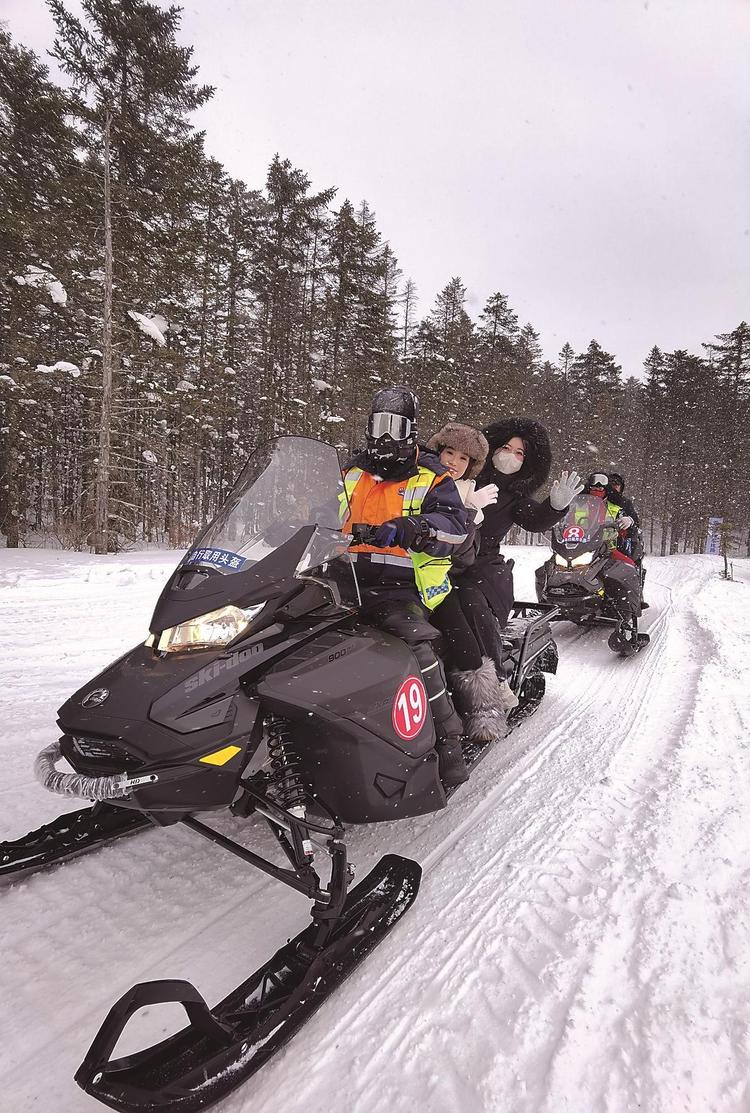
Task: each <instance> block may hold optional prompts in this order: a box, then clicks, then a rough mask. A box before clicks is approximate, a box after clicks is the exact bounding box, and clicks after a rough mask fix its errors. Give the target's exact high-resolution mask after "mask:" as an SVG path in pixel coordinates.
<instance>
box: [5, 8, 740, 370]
mask: <svg viewBox="0 0 750 1113" xmlns="http://www.w3.org/2000/svg"><path fill="white" fill-rule="evenodd" d="M69 7H70V8H72V9H76V10H77V9H78V8H79V4H78V3H77V2H74V0H70V3H69ZM0 18H2V19H3V20H5V21H7V23H8V25H9V28H10V31H11V33H12V34H13V35H14V37H15V38H16V39H18V40H20V41H21V42H23V43H24V44H25V45H26V46H29V47H31V48H32V49H34V50H36V51H37V52H38V53H44V51H45V50H46V49H48V48H49V46H50V45H51V42H52V37H53V31H52V22H51V19H50V17H49V14H48V12H47V9H46V6H45V4H44V3H43V0H0ZM182 37H183V41H184V42H186V43H190V44H192V45H193V46H194V47H195V55H194V59H195V61H196V62H197V63H198V64H199V66H200V78H201V80H202V81H205V82H209V83H211V84H213V85H216V86H217V91H216V95H215V97H214V99H213V101H212V102H211V103H210V104H209V105H208V106H207V107H206V108H204V109H202V110H201V112H200V113H199V114H198V117H197V123H198V124H199V125H200V127H202V128H205V130H206V133H207V135H206V145H207V148H208V151H209V152H210V153H211V154H212V155H214V156H216V157H217V158H218V159H220V160H221V162H222V163H223V164H224V165H225V166H226V168H227V170H228V171H229V172H230V173H231V174H232V175H233V176H235V177H240V178H242V179H243V180H245V181H246V182H247V184H248V185H250V186H251V187H260V186H261V185H262V184H263V181H264V178H265V172H266V169H267V166H268V164H269V162H270V160H271V158H272V157H273V155H274V153H276V152H278V153H279V154H280V155H281V156H282V157H286V158H289V159H291V161H292V162H293V163H294V164H295V165H296V166H299V167H301V168H302V169H303V170H305V171H306V172H307V173H308V174H309V175H310V177H311V178H312V181H313V185H314V187H316V188H324V187H327V186H337V187H338V188H339V193H338V196H337V201H336V202H334V207H335V206H336V205H337V204H338V202H339V201H342V200H343V199H344V198H345V197H349V198H350V199H351V200H352V201H354V202H355V203H356V202H358V201H360V200H361V199H362V198H367V200H368V202H369V203H370V205H371V207H372V208H373V209H374V210H375V212H376V214H377V219H378V226H379V228H380V230H381V233H382V235H383V236H384V237H385V238H387V239H388V240H389V241H390V243H391V246H392V247H393V249H394V251H395V253H396V255H397V256H398V258H399V261H400V265H401V267H402V270H403V272H404V275H405V276H410V277H412V278H413V279H414V281H415V282H416V284H417V287H418V291H419V297H420V301H419V306H418V310H419V312H420V313H421V314H425V313H426V312H427V311H428V310H429V308H430V307H431V305H432V303H433V300H434V297H435V294H436V293H437V291H438V290H439V289H440V288H441V287H442V286H444V285H445V284H446V283H447V282H448V281H449V280H450V279H451V278H452V277H453V276H455V275H459V276H460V277H461V278H462V279H463V281H464V283H465V285H466V286H467V288H468V292H469V310H470V312H471V313H472V315H474V316H477V315H478V313H479V312H480V311H481V308H482V305H483V303H484V301H485V299H486V298H487V297H488V296H489V295H490V294H491V293H493V292H495V291H497V290H500V291H502V292H503V293H506V294H508V296H509V298H510V302H511V304H512V305H513V307H514V308H515V309H516V311H517V312H518V314H519V318H520V320H521V322H525V321H527V320H528V321H531V322H532V324H533V325H534V327H535V328H536V329H537V330H538V331H539V332H540V333H541V341H542V344H543V347H544V351H545V355H546V356H548V357H549V358H554V357H555V356H556V354H557V352H558V351H559V349H560V347H561V346H562V344H563V343H564V342H565V340H570V342H571V343H572V344H573V346H574V348H575V349H576V351H579V350H581V349H582V348H585V346H586V345H587V344H588V341H589V340H590V339H591V338H592V337H596V338H597V339H598V340H599V342H600V343H601V344H602V345H603V346H604V347H605V348H607V349H608V350H609V351H611V352H613V353H614V354H615V355H616V356H617V358H618V361H619V362H621V363H622V365H623V370H624V372H626V373H633V372H635V373H639V372H640V369H641V364H642V361H643V359H644V358H645V356H646V355H647V354H648V351H649V350H650V348H651V346H652V345H653V344H655V343H656V344H659V345H660V347H662V348H663V349H666V350H672V349H674V348H677V347H684V348H688V350H695V351H700V348H699V345H700V342H701V340H708V339H710V338H711V337H712V336H713V334H714V333H716V332H719V331H728V330H730V329H732V328H734V327H735V325H737V324H738V323H739V321H740V320H742V319H747V318H748V317H750V142H749V140H750V55H749V54H748V43H750V2H748V0H186V3H185V5H184V15H183V30H182Z"/></svg>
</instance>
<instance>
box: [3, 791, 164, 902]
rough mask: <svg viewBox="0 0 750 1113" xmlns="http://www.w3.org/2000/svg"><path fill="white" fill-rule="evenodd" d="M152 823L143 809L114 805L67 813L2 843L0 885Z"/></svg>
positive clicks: (97, 806) (95, 806) (130, 833)
mask: <svg viewBox="0 0 750 1113" xmlns="http://www.w3.org/2000/svg"><path fill="white" fill-rule="evenodd" d="M151 826H153V825H152V823H151V820H150V819H149V818H148V817H147V816H145V815H143V814H142V813H141V812H135V811H129V810H128V809H127V808H116V807H113V806H112V805H111V804H103V803H102V804H95V805H94V807H93V808H81V810H80V811H77V812H66V813H65V815H61V816H58V818H57V819H54V820H52V822H51V823H45V824H44V826H43V827H39V828H38V829H37V830H36V831H31V832H30V833H29V834H28V835H24V836H23V838H20V839H15V840H14V841H13V842H1V843H0V884H5V883H9V882H11V881H18V880H19V879H20V878H22V877H26V876H27V874H30V873H34V872H35V871H36V870H40V869H44V868H45V867H46V866H54V865H56V864H57V863H58V862H67V861H68V860H69V859H70V858H75V857H77V856H78V855H79V854H84V853H85V852H86V851H87V850H93V849H94V848H95V847H97V846H104V844H105V843H108V842H113V841H114V840H115V839H119V838H122V836H123V835H132V834H134V833H135V832H136V831H142V830H143V828H144V827H151Z"/></svg>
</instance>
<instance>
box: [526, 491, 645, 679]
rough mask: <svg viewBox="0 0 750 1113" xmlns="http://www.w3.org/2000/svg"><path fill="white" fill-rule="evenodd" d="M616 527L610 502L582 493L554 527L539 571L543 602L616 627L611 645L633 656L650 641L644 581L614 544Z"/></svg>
mask: <svg viewBox="0 0 750 1113" xmlns="http://www.w3.org/2000/svg"><path fill="white" fill-rule="evenodd" d="M617 537H618V526H617V523H616V521H615V520H614V519H613V518H611V517H609V516H608V515H607V503H606V502H605V501H603V500H602V499H600V498H596V497H595V496H593V495H579V496H578V498H576V499H575V500H574V501H573V502H572V503H571V504H570V506H569V508H568V510H567V513H566V515H565V517H564V518H563V519H562V521H560V522H558V523H557V525H556V526H554V527H553V530H552V556H551V557H550V558H549V560H548V561H547V562H546V563H545V564H543V565H542V566H541V568H537V570H536V593H537V598H538V600H539V601H540V603H543V604H547V605H551V604H553V605H554V606H555V607H557V608H558V611H559V613H558V615H557V616H556V617H557V618H559V619H561V620H562V619H567V620H569V621H570V622H575V623H577V624H578V625H580V626H594V625H599V624H605V625H609V626H614V630H613V631H612V633H611V634H610V636H609V647H610V649H612V650H613V651H614V652H615V653H619V654H620V655H621V656H623V657H629V656H631V655H632V654H633V653H637V652H638V650H640V649H643V648H644V647H645V646H646V645H648V643H649V635H648V634H644V633H641V632H640V631H639V629H638V619H639V617H640V613H641V606H642V598H643V585H642V571H641V570H640V569H639V568H638V566H637V564H636V562H635V561H634V560H633V559H632V558H631V557H629V556H628V555H627V554H625V553H623V552H621V551H620V550H619V548H618V547H617V545H616V543H615V542H616V539H617Z"/></svg>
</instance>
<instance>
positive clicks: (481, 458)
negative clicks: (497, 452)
mask: <svg viewBox="0 0 750 1113" xmlns="http://www.w3.org/2000/svg"><path fill="white" fill-rule="evenodd" d="M426 447H427V448H428V449H429V450H430V452H434V453H436V455H438V456H439V455H440V453H441V452H442V451H443V449H444V448H452V449H454V450H455V451H456V452H463V453H464V454H465V455H466V456H468V457H469V466H468V468H467V469H466V474H465V475H464V476H463V478H464V479H474V477H475V476H477V475H479V473H480V471H481V470H482V468H483V467H484V463H485V461H486V459H487V453H488V452H489V450H490V446H489V445H488V444H487V438H486V437H485V436H484V434H483V433H480V432H479V430H478V429H474V428H473V427H472V426H471V425H458V424H457V423H456V422H455V421H449V422H448V424H447V425H444V426H443V428H442V429H440V430H439V431H438V432H437V433H435V435H434V436H433V437H430V439H429V440H428V442H427V445H426Z"/></svg>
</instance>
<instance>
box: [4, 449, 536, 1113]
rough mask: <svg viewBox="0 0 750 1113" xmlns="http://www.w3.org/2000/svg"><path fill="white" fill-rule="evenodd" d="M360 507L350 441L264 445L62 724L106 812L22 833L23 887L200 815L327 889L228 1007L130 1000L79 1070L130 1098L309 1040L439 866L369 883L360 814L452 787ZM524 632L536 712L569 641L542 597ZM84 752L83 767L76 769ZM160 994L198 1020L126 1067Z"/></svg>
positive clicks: (83, 787) (172, 1107)
mask: <svg viewBox="0 0 750 1113" xmlns="http://www.w3.org/2000/svg"><path fill="white" fill-rule="evenodd" d="M342 500H343V502H342ZM345 506H346V503H345V495H344V493H343V484H342V478H341V471H340V468H339V463H338V457H337V454H336V451H335V449H334V448H333V447H331V446H330V445H326V444H321V443H319V442H317V441H312V440H306V439H303V438H297V437H282V438H279V439H278V440H275V441H273V442H271V443H270V444H268V445H266V446H264V447H263V448H261V449H258V451H257V452H256V453H255V454H254V455H253V456H252V457H251V459H250V460H249V461H248V463H247V464H246V466H245V468H244V470H243V471H242V473H241V475H240V477H239V479H238V481H237V483H236V484H235V486H234V488H233V490H232V492H231V494H230V495H229V497H228V499H227V501H226V503H225V505H224V506H223V507H222V509H221V510H220V512H219V513H218V514H217V516H216V518H215V519H214V520H213V521H212V522H211V524H210V525H209V526H208V527H207V528H206V529H205V530H204V531H203V532H202V533H201V534H200V536H199V537H198V540H197V541H196V542H195V544H194V545H193V547H192V548H191V549H190V551H189V552H188V553H187V554H186V556H185V557H184V558H183V559H182V560H181V561H180V563H179V565H178V567H177V568H176V570H175V572H174V573H173V574H172V576H171V577H170V579H169V581H168V583H167V585H166V587H165V588H164V591H163V592H162V594H161V596H160V598H159V601H158V603H157V605H156V609H155V611H154V615H153V619H152V621H151V626H150V630H151V633H150V635H149V637H148V639H147V640H146V642H145V643H144V644H142V645H139V646H137V647H136V648H135V649H133V650H131V651H130V652H129V653H127V654H125V655H124V656H123V657H121V658H120V659H119V660H118V661H116V662H115V663H114V664H112V665H111V666H110V667H109V668H107V669H105V670H104V672H102V673H101V674H100V675H99V676H97V677H96V678H95V679H94V680H92V681H91V682H90V683H88V684H87V685H85V687H83V688H81V689H80V691H78V692H76V693H75V695H73V696H72V697H71V698H70V699H69V700H68V701H67V702H66V703H65V704H63V706H62V707H61V708H60V711H59V726H60V729H61V731H62V737H61V738H60V740H59V742H55V743H53V744H52V745H51V746H49V747H47V748H46V749H45V750H43V751H42V753H41V754H40V755H39V757H38V758H37V773H38V776H39V777H40V779H41V780H42V781H43V783H44V784H45V785H46V787H48V788H50V789H51V790H53V791H57V792H61V793H62V794H65V795H76V796H81V797H84V798H87V799H90V800H93V801H96V802H95V803H94V805H93V807H90V808H87V809H84V810H82V811H77V812H73V813H69V814H67V815H63V816H61V817H60V819H58V820H56V821H55V822H53V823H50V824H47V825H46V826H44V827H42V828H40V829H39V830H38V831H35V832H32V833H31V834H30V835H28V836H26V837H25V838H22V839H19V840H17V841H15V842H6V843H3V844H0V880H5V881H8V880H10V881H12V880H16V879H18V878H20V877H22V876H23V875H24V874H27V873H30V872H32V871H34V870H37V869H40V868H42V867H45V866H49V865H53V864H54V863H57V862H61V861H64V860H66V859H69V858H72V857H75V856H77V855H79V854H81V853H83V852H85V851H87V850H89V849H92V848H93V847H95V846H99V845H101V844H103V843H106V842H109V841H111V840H113V839H117V838H120V837H123V836H125V835H129V834H133V833H135V832H136V831H139V830H142V829H144V828H147V827H151V826H153V825H157V826H166V825H169V824H173V823H178V822H180V823H183V824H184V825H185V826H186V827H188V828H189V829H191V830H192V831H194V832H195V833H196V834H198V835H201V836H203V837H204V838H206V839H209V840H211V841H212V842H213V843H215V844H216V845H218V846H220V847H221V848H223V849H224V850H226V851H228V852H230V853H232V854H234V855H236V856H237V857H238V858H239V859H241V860H243V861H244V862H246V863H248V864H249V865H251V866H254V867H256V868H257V869H260V870H262V871H264V872H265V873H267V874H269V875H270V876H272V877H274V878H276V879H277V880H278V881H280V882H282V883H283V884H285V885H288V886H290V887H292V888H293V889H295V890H297V891H299V892H301V893H303V894H305V896H307V897H308V898H309V899H310V900H311V901H312V913H311V915H312V921H311V923H310V925H309V926H308V927H307V929H306V930H305V931H303V932H302V933H301V934H300V935H298V936H297V937H296V938H295V939H292V940H291V941H290V942H289V943H287V944H286V945H285V946H284V947H282V948H281V950H279V951H278V952H277V953H276V954H275V955H274V956H273V957H272V958H271V959H270V960H269V961H268V962H267V963H266V964H265V965H264V966H263V967H261V968H260V969H259V970H257V971H256V972H255V973H254V974H253V975H252V976H251V977H250V978H248V979H247V981H245V982H243V983H242V984H241V985H240V986H238V987H237V988H236V989H235V990H234V991H233V992H232V993H230V994H229V996H228V997H226V998H225V999H224V1000H223V1001H221V1002H220V1003H219V1004H218V1005H215V1006H214V1007H213V1008H209V1006H208V1005H207V1004H206V1002H205V1000H204V999H203V997H202V996H201V994H200V993H199V992H198V991H197V990H196V989H195V988H194V987H193V986H192V985H191V984H190V983H189V982H185V981H156V982H148V983H144V984H140V985H136V986H134V987H133V988H132V989H131V990H130V991H129V992H128V993H126V994H125V995H124V996H123V997H122V998H121V999H120V1000H119V1001H118V1002H117V1003H116V1004H115V1005H114V1006H113V1008H112V1009H111V1011H110V1013H109V1015H108V1016H107V1017H106V1019H105V1020H104V1023H103V1024H102V1026H101V1029H100V1030H99V1033H98V1034H97V1036H96V1038H95V1039H94V1042H93V1043H92V1045H91V1047H90V1049H89V1051H88V1053H87V1055H86V1057H85V1059H84V1060H83V1062H82V1064H81V1066H80V1068H79V1070H78V1072H77V1074H76V1081H77V1082H78V1083H79V1085H80V1086H82V1087H83V1089H84V1090H86V1091H87V1092H88V1093H89V1094H92V1095H93V1096H94V1097H96V1098H98V1099H99V1100H100V1101H102V1102H103V1103H104V1104H105V1105H108V1106H110V1107H111V1108H113V1109H118V1110H127V1111H138V1113H142V1111H146V1110H149V1111H156V1110H169V1111H178V1110H179V1111H181V1113H189V1111H192V1110H199V1109H206V1108H208V1107H209V1106H210V1105H212V1104H213V1103H214V1102H215V1101H217V1100H218V1099H219V1098H221V1097H222V1096H224V1095H225V1094H226V1093H228V1092H229V1091H230V1090H233V1089H234V1088H235V1087H237V1086H238V1085H240V1083H242V1082H243V1081H244V1080H245V1079H247V1078H248V1077H249V1076H250V1075H252V1074H253V1073H254V1072H255V1071H256V1070H258V1068H259V1067H260V1066H262V1065H263V1063H264V1062H266V1061H267V1060H268V1059H269V1058H270V1056H271V1055H273V1053H274V1052H275V1051H276V1050H277V1049H278V1048H279V1047H280V1046H281V1045H282V1044H284V1043H285V1042H286V1041H287V1040H288V1039H289V1038H290V1037H291V1036H292V1035H293V1033H294V1032H295V1031H296V1030H297V1029H298V1028H299V1027H300V1026H301V1024H302V1023H303V1022H304V1021H305V1020H306V1018H307V1017H308V1016H309V1015H310V1014H311V1013H312V1012H313V1011H314V1010H315V1009H317V1008H318V1006H319V1005H320V1004H321V1003H322V1001H323V1000H325V998H326V997H327V996H328V995H329V994H330V993H331V991H332V990H333V989H334V988H335V987H336V986H337V985H338V984H339V983H340V982H341V981H342V979H343V978H345V977H346V976H347V975H348V974H349V973H350V971H351V970H352V969H353V968H354V967H355V966H356V965H357V963H359V962H360V961H361V960H362V959H363V958H364V956H365V955H366V954H367V953H368V952H369V951H371V950H372V949H373V947H375V946H376V944H377V943H378V942H379V941H380V940H381V939H382V938H383V936H384V935H385V933H386V932H387V931H388V930H389V929H390V928H391V927H392V926H393V925H394V924H395V923H396V921H397V920H398V919H399V918H400V917H401V916H402V915H403V914H404V912H405V911H406V910H407V909H408V908H409V906H410V905H411V903H412V902H413V900H414V898H415V896H416V894H417V890H418V888H419V883H420V876H421V870H420V867H419V865H418V863H417V862H415V861H412V860H410V859H408V858H403V857H399V856H397V855H386V856H385V857H383V858H382V859H381V860H380V862H379V863H378V864H377V865H376V866H375V868H374V869H373V870H372V872H371V873H370V874H369V875H368V876H367V877H365V878H364V880H362V881H360V882H359V884H358V885H356V887H354V888H352V889H351V890H350V881H351V876H352V869H351V867H350V865H349V864H348V862H347V850H346V841H345V834H346V832H345V825H347V824H359V823H373V822H377V821H381V820H389V821H390V820H393V819H398V818H401V817H406V816H415V815H420V814H424V813H427V812H432V811H436V810H438V809H440V808H444V807H445V805H446V799H447V798H446V793H445V791H444V789H443V786H442V784H441V782H440V778H439V776H438V759H437V753H436V751H435V731H434V727H433V722H432V718H431V713H430V704H429V701H428V698H427V694H426V690H425V684H424V682H423V679H422V676H421V673H420V667H419V663H418V660H417V658H416V657H415V655H414V653H413V652H412V649H411V648H410V647H409V646H408V645H407V644H405V642H403V641H401V640H400V639H399V638H396V637H394V636H391V635H389V634H386V633H384V632H383V631H382V630H379V629H375V628H374V627H372V626H368V625H366V624H365V623H363V621H362V620H361V618H360V617H359V613H358V588H357V583H356V578H355V566H354V565H353V564H352V563H351V562H350V561H349V559H348V557H347V549H348V545H349V543H350V541H351V537H350V536H349V535H347V534H345V533H342V532H341V530H340V522H341V513H342V507H343V508H344V509H345ZM503 640H504V642H505V645H506V651H507V652H506V657H507V659H508V661H509V663H510V664H509V669H510V678H511V686H512V687H513V689H514V691H515V692H516V694H517V696H518V698H519V706H518V708H516V709H515V711H514V712H513V713H512V715H513V717H514V719H515V720H516V721H517V720H518V719H520V718H522V717H523V716H524V715H525V714H528V713H529V712H530V711H531V710H533V709H534V707H535V706H536V704H537V703H538V702H539V700H540V699H541V695H542V693H543V690H544V681H543V671H545V670H546V671H552V672H554V671H555V668H556V665H557V651H556V648H555V645H554V642H553V641H552V638H551V633H550V627H549V624H548V622H547V619H546V617H545V615H544V614H541V615H540V614H539V613H538V612H537V613H535V614H532V615H526V614H525V612H524V610H523V608H519V610H518V611H517V613H516V615H515V617H514V619H513V621H512V622H511V623H510V624H509V627H508V628H507V629H506V630H505V631H503ZM484 752H485V750H484V749H475V750H474V751H473V752H472V753H471V754H469V755H468V761H469V764H470V766H473V765H474V764H476V762H477V761H478V760H480V758H481V757H482V756H483V754H484ZM63 758H64V759H65V760H66V761H67V763H68V765H69V766H70V767H72V770H73V771H72V772H62V771H58V770H57V768H56V765H57V764H58V763H59V761H60V760H61V759H63ZM225 808H228V809H230V810H231V811H232V812H233V813H234V814H235V815H238V816H241V817H247V816H250V815H256V816H259V817H262V818H263V819H264V820H265V821H267V823H268V825H269V827H270V829H271V831H272V833H273V835H274V837H275V839H276V841H277V843H278V845H279V848H280V851H281V854H282V855H283V858H284V859H285V861H284V863H283V864H278V863H276V862H272V861H270V860H267V859H265V858H263V857H261V856H260V855H258V854H256V853H254V852H252V851H250V850H248V849H246V848H245V847H243V846H240V845H239V844H237V843H235V842H234V841H232V840H231V839H229V838H227V837H226V836H224V835H223V834H220V833H219V832H217V831H215V830H214V829H213V828H211V827H210V826H208V825H206V824H205V823H204V822H203V821H202V820H198V819H197V818H196V815H197V814H199V813H204V812H211V811H217V810H220V809H225ZM316 855H317V856H318V859H319V860H320V861H322V863H323V865H324V866H325V867H326V868H325V870H324V871H321V872H324V874H325V881H324V880H322V879H321V876H320V874H319V873H318V869H316V865H318V863H317V862H316ZM160 1002H179V1003H181V1004H182V1005H183V1006H184V1009H185V1012H186V1014H187V1021H188V1023H187V1024H186V1026H185V1027H184V1028H182V1029H181V1030H180V1031H178V1032H176V1033H175V1034H174V1035H171V1036H169V1037H168V1038H167V1039H164V1040H162V1041H161V1042H159V1043H157V1044H155V1045H154V1046H152V1047H149V1048H146V1049H145V1050H142V1051H139V1052H137V1053H135V1054H132V1055H128V1056H127V1057H124V1058H118V1059H114V1060H113V1059H112V1058H111V1056H112V1053H113V1051H114V1049H115V1045H116V1043H117V1041H118V1039H119V1037H120V1035H121V1033H122V1031H123V1029H124V1027H125V1025H126V1024H127V1022H128V1021H129V1019H130V1018H131V1016H132V1015H133V1014H134V1013H135V1012H137V1011H138V1010H139V1009H140V1008H142V1007H143V1006H147V1005H153V1004H157V1003H160Z"/></svg>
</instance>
